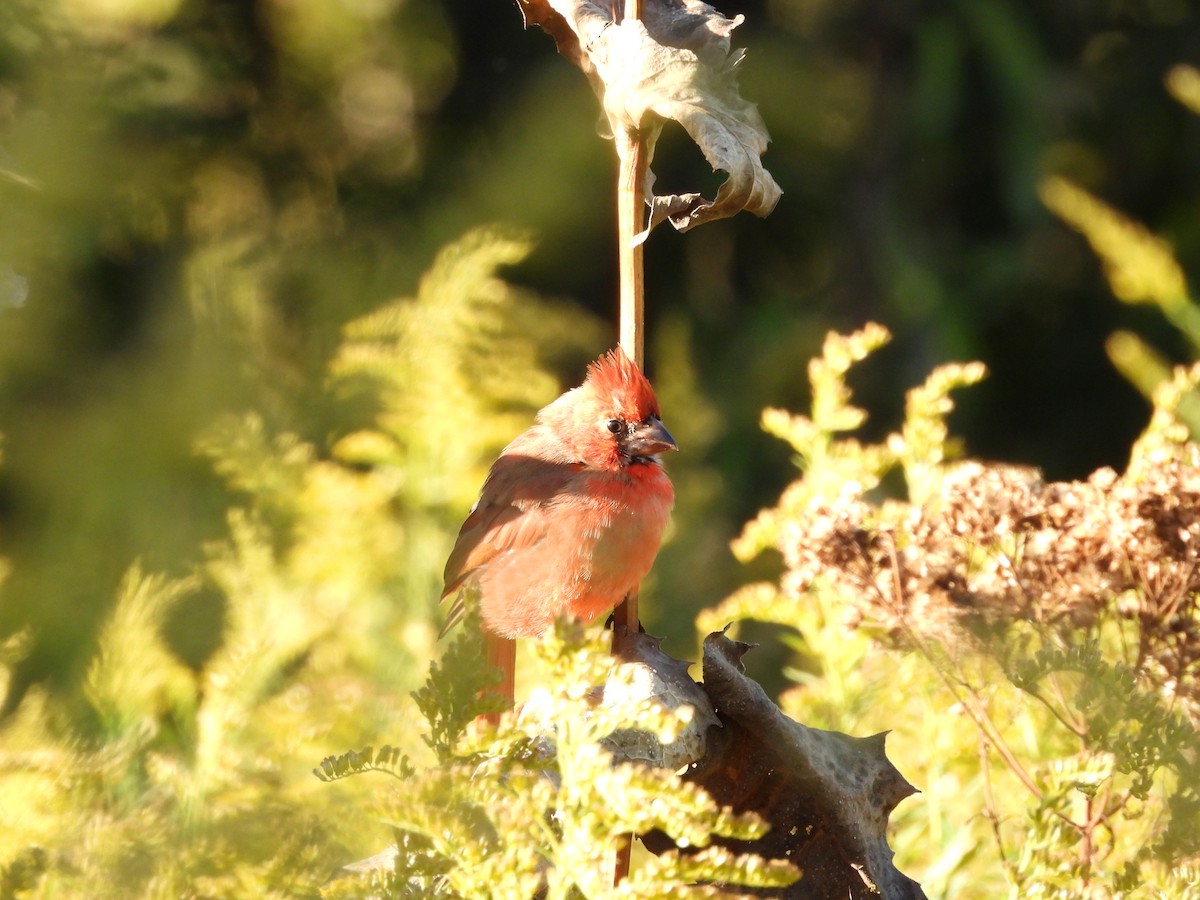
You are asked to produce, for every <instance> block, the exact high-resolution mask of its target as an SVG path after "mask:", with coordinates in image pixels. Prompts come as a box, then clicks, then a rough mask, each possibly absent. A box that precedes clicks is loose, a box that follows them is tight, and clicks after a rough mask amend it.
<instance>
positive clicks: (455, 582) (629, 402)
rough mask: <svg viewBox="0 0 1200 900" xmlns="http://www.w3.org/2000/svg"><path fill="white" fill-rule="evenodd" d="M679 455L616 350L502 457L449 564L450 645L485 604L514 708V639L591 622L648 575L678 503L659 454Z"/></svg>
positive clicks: (491, 649) (494, 656)
mask: <svg viewBox="0 0 1200 900" xmlns="http://www.w3.org/2000/svg"><path fill="white" fill-rule="evenodd" d="M677 449H678V446H677V445H676V443H675V440H674V439H673V438H672V437H671V434H670V432H668V431H667V429H666V427H665V426H664V425H663V422H662V413H661V410H660V409H659V404H658V400H657V399H656V398H655V396H654V390H653V388H652V387H651V385H650V382H649V381H648V380H647V378H646V376H645V375H644V374H643V373H642V372H641V370H640V369H639V368H638V367H637V365H636V364H635V363H634V362H633V361H632V360H630V359H629V357H628V356H626V355H625V353H624V352H623V351H622V350H621V349H620V348H619V347H618V348H615V349H613V350H611V351H609V352H608V353H606V354H604V355H603V356H601V357H600V358H599V359H597V360H596V361H595V362H593V363H591V364H590V365H589V366H588V369H587V376H586V378H585V379H584V381H583V383H582V384H581V385H579V386H578V387H576V388H573V389H571V390H569V391H567V392H566V393H565V394H563V395H562V396H560V397H559V398H558V399H556V400H555V401H553V402H552V403H550V404H549V405H548V406H546V407H544V408H543V409H541V410H540V411H539V412H538V414H537V417H536V421H535V424H534V425H532V426H531V427H530V428H529V429H527V430H526V431H524V432H522V433H521V434H519V435H518V436H517V437H516V438H514V439H513V440H512V441H511V442H510V443H509V444H508V446H507V447H505V448H504V450H503V451H502V452H501V453H500V456H499V457H498V458H497V459H496V461H495V463H493V465H492V467H491V470H490V471H489V472H488V475H487V478H486V480H485V481H484V483H483V487H482V489H481V490H480V494H479V499H478V500H477V501H476V502H475V505H474V506H473V507H471V511H470V513H469V514H468V516H467V518H466V521H464V522H463V525H462V528H461V529H460V531H459V534H458V539H457V541H456V542H455V544H454V549H453V550H452V551H451V553H450V557H449V559H448V560H447V562H446V569H445V573H444V584H445V587H444V589H443V591H442V600H443V601H445V600H446V599H448V598H451V597H453V598H454V599H453V602H452V604H451V607H450V612H449V614H448V616H447V619H446V624H445V626H444V627H443V628H442V635H443V636H444V635H445V634H446V633H447V632H448V631H449V630H450V629H451V628H453V627H454V625H456V624H457V623H458V622H459V621H461V620H462V618H463V617H464V615H465V614H466V611H467V604H468V603H469V602H478V603H479V608H480V613H481V618H482V624H483V630H484V636H485V645H486V647H487V656H488V660H489V662H490V663H491V664H492V665H493V666H495V667H497V668H500V669H501V670H502V671H504V674H505V677H506V678H507V679H508V686H507V692H508V697H507V699H508V700H509V701H511V700H512V688H511V681H512V668H513V666H514V664H515V663H514V662H513V658H514V649H513V648H514V646H515V645H514V644H513V641H514V640H515V639H516V638H526V637H538V636H540V635H542V634H544V633H545V632H546V631H547V630H549V629H550V628H551V627H552V626H553V625H554V622H555V619H556V618H557V617H558V616H559V615H561V614H564V613H567V614H570V615H572V616H574V617H576V618H577V619H580V620H581V621H583V622H591V621H593V620H595V619H596V618H598V617H599V616H601V615H602V614H604V613H606V612H607V611H608V610H610V609H612V608H613V607H614V606H615V605H617V604H618V603H620V602H621V601H622V600H623V599H625V597H626V596H627V595H629V594H630V593H632V592H634V591H635V590H636V589H637V586H638V584H639V583H640V582H641V580H642V579H643V578H644V577H645V576H646V574H647V573H648V572H649V571H650V568H651V566H652V565H653V563H654V558H655V556H656V555H657V554H658V549H659V546H660V544H661V542H662V535H663V530H664V529H665V527H666V525H667V522H668V520H669V517H670V513H671V508H672V507H673V506H674V502H675V491H674V488H673V487H672V485H671V479H670V478H669V477H668V476H667V473H666V471H665V469H664V468H663V465H662V462H661V461H660V460H659V454H662V453H665V452H668V451H672V450H677Z"/></svg>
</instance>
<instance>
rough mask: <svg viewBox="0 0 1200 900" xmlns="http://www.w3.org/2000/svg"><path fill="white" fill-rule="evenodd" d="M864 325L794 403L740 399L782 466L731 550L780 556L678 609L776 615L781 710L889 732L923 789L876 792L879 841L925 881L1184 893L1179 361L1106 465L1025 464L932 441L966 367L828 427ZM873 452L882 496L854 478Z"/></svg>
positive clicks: (1187, 467) (1195, 558) (1189, 542)
mask: <svg viewBox="0 0 1200 900" xmlns="http://www.w3.org/2000/svg"><path fill="white" fill-rule="evenodd" d="M885 338H886V333H884V332H882V330H880V329H878V328H877V327H875V326H871V327H868V328H866V329H864V330H863V331H862V332H859V333H857V334H855V335H852V336H850V337H848V338H844V337H841V336H838V335H831V336H830V337H829V339H828V340H827V341H826V346H825V353H824V356H823V359H822V361H820V362H814V364H813V365H811V366H810V374H811V376H812V379H813V411H812V414H811V416H809V417H805V416H791V415H787V414H784V413H782V412H777V411H768V413H767V414H765V415H764V425H765V426H766V427H767V428H768V430H771V431H772V432H773V433H775V434H778V435H780V436H781V437H784V438H785V439H786V440H787V441H788V442H789V443H791V445H792V446H793V448H794V449H795V450H796V453H797V461H798V463H799V465H800V467H801V469H802V473H801V475H800V477H799V478H798V479H797V480H796V482H795V483H793V484H792V485H791V486H790V487H789V488H788V489H787V490H786V491H785V492H784V494H783V497H782V498H781V501H780V504H779V505H778V506H777V507H775V508H774V509H772V510H768V511H766V512H764V513H763V514H762V515H760V516H759V518H758V519H757V520H756V521H755V522H753V523H751V525H750V526H749V527H748V528H747V530H746V532H745V533H744V534H743V536H742V538H741V539H740V541H739V542H738V543H737V544H736V546H735V549H736V550H737V551H738V552H739V553H741V554H742V555H743V556H750V555H753V554H755V553H757V552H759V550H761V549H762V548H764V547H767V546H773V547H775V548H777V549H778V550H779V551H780V552H781V553H782V554H783V557H784V562H785V565H786V571H785V573H784V575H783V577H782V578H781V580H780V582H779V584H777V585H770V584H764V585H756V586H751V587H748V588H746V589H744V590H742V591H740V592H738V593H737V594H735V595H734V596H733V597H731V598H730V599H729V600H728V601H726V603H725V604H723V605H722V606H720V607H718V608H717V609H714V610H712V611H710V612H708V613H706V614H704V615H703V616H702V617H701V620H700V623H699V627H700V630H701V631H702V632H706V631H708V630H709V629H710V628H711V627H712V626H713V625H714V624H715V623H717V622H725V621H729V620H730V619H735V618H755V619H761V620H765V621H770V622H775V623H780V624H785V625H788V626H790V627H792V628H794V629H795V630H796V632H797V634H798V635H799V640H798V642H797V643H796V647H797V650H798V651H799V653H800V662H801V664H800V666H799V667H798V669H799V670H798V672H797V673H796V676H797V680H799V681H800V682H801V684H802V687H799V688H797V689H796V690H794V691H793V692H791V693H790V694H789V696H788V698H787V699H786V702H785V708H787V709H788V710H789V712H790V714H792V715H793V716H795V717H796V718H798V719H800V720H801V721H807V722H809V723H810V724H820V725H824V726H825V727H833V728H838V729H841V730H845V731H849V732H851V733H861V731H862V730H863V729H866V730H877V729H882V728H889V729H892V730H893V735H894V736H893V739H892V742H891V743H890V747H891V750H892V754H891V755H892V757H893V759H894V760H895V762H896V764H897V766H898V767H899V768H900V770H901V771H902V772H904V773H905V774H906V776H907V777H908V778H910V780H912V781H914V782H915V783H917V784H918V785H920V786H921V787H922V789H923V791H924V793H923V795H922V800H923V801H924V802H923V804H910V805H908V806H906V807H902V808H901V809H900V810H899V811H898V813H897V819H896V828H897V841H896V843H897V854H898V858H899V860H900V862H901V865H902V866H904V867H905V868H907V869H908V870H909V871H912V872H914V873H915V874H917V876H918V878H919V879H920V880H921V881H922V884H923V886H924V888H925V890H926V891H927V892H928V893H929V894H930V895H931V896H956V897H975V896H978V897H987V896H996V895H997V894H999V893H1001V892H1002V891H1003V890H1004V887H1003V885H1004V884H1005V883H1007V885H1008V890H1009V891H1010V892H1011V895H1012V896H1014V897H1016V896H1019V897H1108V896H1115V895H1121V896H1137V897H1159V896H1169V897H1184V896H1191V895H1192V894H1191V893H1189V892H1194V890H1195V872H1196V868H1195V866H1196V862H1197V859H1198V856H1197V854H1198V853H1200V847H1197V844H1196V840H1195V834H1196V833H1197V826H1198V825H1200V819H1198V815H1200V794H1198V793H1197V789H1196V787H1195V785H1196V784H1197V776H1198V775H1200V772H1198V771H1197V759H1196V756H1195V753H1194V750H1195V747H1196V746H1197V738H1198V734H1197V724H1198V723H1200V602H1198V600H1197V598H1198V596H1200V575H1198V571H1200V447H1197V445H1195V444H1193V443H1190V442H1189V441H1188V440H1187V432H1186V429H1184V428H1182V426H1181V425H1180V423H1179V420H1178V406H1179V402H1180V399H1181V398H1182V397H1184V396H1187V394H1188V392H1189V391H1191V390H1193V389H1194V388H1195V385H1196V383H1197V380H1200V367H1196V368H1193V369H1190V370H1180V371H1179V372H1178V373H1177V375H1176V377H1175V379H1174V380H1173V381H1172V382H1170V383H1169V384H1168V385H1166V386H1164V387H1163V388H1162V389H1160V390H1159V391H1158V392H1157V393H1156V395H1155V399H1156V403H1157V406H1156V410H1155V414H1154V417H1153V419H1152V422H1151V426H1150V428H1149V429H1148V430H1147V432H1146V435H1145V436H1144V437H1143V439H1142V440H1141V441H1140V442H1139V444H1138V446H1137V448H1136V450H1135V454H1134V458H1133V460H1132V461H1131V465H1130V468H1129V470H1128V472H1126V473H1125V474H1124V475H1118V474H1117V473H1115V472H1112V471H1111V470H1102V471H1100V472H1097V473H1096V474H1095V475H1093V476H1092V478H1091V479H1090V480H1089V481H1087V482H1081V483H1064V484H1047V483H1044V482H1043V481H1042V480H1041V479H1040V477H1039V476H1038V475H1037V473H1036V472H1034V471H1033V470H1029V469H1024V468H1020V467H1014V466H1004V465H995V464H992V465H984V464H981V463H977V462H972V461H964V462H953V461H952V456H953V448H952V446H951V445H950V444H948V442H947V429H946V425H945V416H946V415H947V413H948V412H949V411H950V408H951V403H950V400H949V391H950V390H951V389H953V388H954V387H957V386H959V385H963V384H969V383H971V382H973V381H976V380H978V378H979V377H981V376H982V374H983V372H982V368H981V367H978V366H961V367H960V366H954V367H944V368H942V369H939V370H937V371H935V373H934V374H933V375H932V376H931V377H930V379H929V380H928V381H927V382H926V384H925V385H924V386H922V387H920V388H917V389H915V390H913V391H911V392H910V393H909V397H908V406H907V410H906V418H905V422H904V424H903V426H902V427H901V428H900V430H899V431H898V432H896V433H894V434H892V435H890V436H889V437H888V438H887V439H885V440H884V441H883V442H881V443H880V444H875V445H866V446H863V445H861V444H859V443H858V442H856V441H855V440H853V439H852V438H846V437H843V436H841V432H844V431H846V430H849V429H853V428H855V427H857V426H858V425H859V424H861V423H862V421H863V418H864V415H863V413H861V411H858V410H856V409H854V408H853V407H851V406H850V405H849V399H850V395H849V392H848V390H847V388H846V385H845V382H844V375H845V373H846V371H847V369H848V368H849V365H850V361H852V360H855V359H861V358H862V357H863V356H865V355H866V353H867V352H869V350H870V349H872V348H873V347H875V346H878V345H879V344H880V343H881V342H882V341H883V340H884V339H885ZM1168 388H1169V389H1168ZM893 469H898V470H899V471H900V472H901V473H902V474H903V476H904V480H905V482H906V483H907V496H905V497H899V498H888V497H886V496H884V495H882V494H881V493H880V491H879V489H878V485H880V483H881V482H882V479H883V478H884V477H885V476H886V475H887V474H888V473H889V472H890V471H892V470H893ZM871 636H875V637H877V638H881V639H882V642H883V643H882V644H879V643H877V642H876V641H874V640H871ZM885 646H886V647H887V648H889V649H887V650H884V649H882V648H883V647H885Z"/></svg>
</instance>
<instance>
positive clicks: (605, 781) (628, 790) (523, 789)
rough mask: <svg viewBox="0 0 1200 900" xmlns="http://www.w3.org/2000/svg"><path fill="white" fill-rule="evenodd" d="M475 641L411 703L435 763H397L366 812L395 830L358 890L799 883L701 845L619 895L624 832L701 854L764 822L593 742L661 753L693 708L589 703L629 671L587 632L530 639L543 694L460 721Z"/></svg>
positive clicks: (776, 866) (639, 872) (574, 891)
mask: <svg viewBox="0 0 1200 900" xmlns="http://www.w3.org/2000/svg"><path fill="white" fill-rule="evenodd" d="M473 643H476V641H475V640H473V639H472V638H470V637H468V636H466V635H462V636H460V637H459V638H458V639H457V640H456V641H455V643H454V645H452V646H451V648H450V649H449V650H448V653H447V658H446V659H445V660H444V661H443V663H442V664H441V665H437V666H435V667H434V668H433V670H432V672H431V675H430V678H429V680H428V682H427V683H426V685H425V687H423V688H422V689H421V690H420V691H418V692H417V696H418V702H419V704H420V706H421V708H422V711H423V713H424V714H425V716H426V718H427V719H428V720H429V721H430V723H431V724H432V726H433V730H434V734H433V739H432V740H431V744H432V745H433V746H434V749H435V750H436V751H437V756H438V761H437V764H436V765H433V766H431V767H429V768H425V769H413V768H411V767H409V766H407V764H402V767H401V768H402V772H401V774H400V775H399V777H400V778H401V780H402V781H403V784H402V785H401V786H399V787H397V788H395V789H393V790H392V791H390V792H388V793H386V794H384V795H381V796H377V798H376V801H375V803H374V804H373V806H374V807H375V809H376V811H377V813H376V814H377V815H378V816H379V818H381V819H382V820H383V821H385V822H387V823H388V824H389V825H391V826H393V827H394V828H395V829H397V832H398V834H399V835H400V836H401V843H400V844H399V845H398V846H397V848H396V852H395V853H394V854H393V855H390V856H387V857H385V858H384V859H383V860H381V861H380V862H381V863H382V864H383V867H382V868H381V869H379V870H376V871H375V872H374V877H373V878H367V879H365V880H364V881H363V882H362V883H361V884H360V889H361V892H362V894H361V895H363V896H378V895H379V894H378V892H379V890H380V887H381V885H380V882H381V881H382V884H383V887H384V888H385V890H386V892H385V893H384V894H383V895H384V896H398V897H405V896H446V897H480V898H483V897H527V896H533V895H534V894H535V893H536V892H537V890H538V888H539V885H542V884H544V885H545V894H544V896H546V897H548V898H566V897H573V896H586V897H631V898H632V897H642V898H650V897H697V898H699V897H717V896H734V895H736V891H734V890H733V887H734V886H738V885H742V886H746V887H770V886H779V885H785V884H789V883H791V882H792V881H793V880H795V877H796V873H795V872H794V870H792V868H791V867H790V866H788V865H786V864H784V863H778V862H766V861H764V860H762V859H759V858H757V857H753V856H750V855H745V854H737V853H732V852H729V851H726V850H722V849H719V848H708V849H706V850H704V851H703V852H701V853H699V854H697V855H694V856H680V855H678V854H675V853H668V854H665V855H664V856H662V857H660V858H658V859H654V860H651V861H648V862H647V863H646V864H644V865H641V866H638V867H636V868H635V869H634V871H633V873H632V874H631V876H630V877H629V878H628V879H627V880H626V881H624V882H623V883H622V884H621V885H620V886H619V887H615V888H614V887H613V884H612V866H613V860H614V859H615V855H616V851H617V848H618V846H619V845H620V843H621V841H622V840H623V837H622V836H623V835H626V834H630V833H634V834H636V833H643V832H646V831H650V830H654V829H658V830H661V831H663V832H664V833H665V834H667V835H669V836H671V837H672V838H673V839H674V840H675V842H676V843H677V844H678V845H680V846H682V847H701V848H704V847H707V845H708V843H709V842H710V840H711V839H712V837H713V836H717V835H721V836H729V837H734V838H738V839H747V840H748V839H752V838H754V837H756V836H758V835H760V834H761V833H762V831H763V825H762V823H761V821H759V820H758V819H757V817H755V816H753V815H749V814H747V815H740V816H739V815H733V814H732V813H730V812H729V811H728V810H722V809H720V808H719V807H718V806H717V805H716V804H715V803H714V802H713V801H712V799H711V798H709V797H708V796H707V795H706V794H705V793H704V791H703V790H701V789H700V788H698V787H696V786H694V785H691V784H689V783H687V782H684V781H681V780H680V779H679V778H678V776H677V775H676V774H675V773H673V772H670V771H666V770H662V769H657V768H654V767H651V766H647V765H645V764H642V763H633V762H625V761H619V760H615V759H614V757H613V754H612V752H611V750H610V749H608V748H607V747H606V746H605V743H604V742H605V740H606V738H608V737H609V736H610V735H611V734H613V732H615V731H619V730H622V729H629V728H636V729H638V730H641V731H646V730H651V731H653V732H654V733H655V734H656V735H657V736H658V738H659V739H660V740H663V741H668V742H669V741H670V740H672V739H673V736H674V734H676V733H677V732H678V729H679V728H680V727H681V726H682V725H683V724H685V723H686V721H687V720H688V719H689V718H690V710H688V709H686V708H685V709H683V710H680V711H677V712H670V711H668V710H666V709H665V708H662V707H660V706H658V705H657V704H656V703H654V702H653V701H640V702H634V703H629V702H623V703H609V702H605V703H602V704H601V703H597V700H596V698H595V690H594V687H595V686H596V685H599V684H604V683H607V684H609V685H610V686H611V685H613V684H615V682H614V680H613V679H620V678H622V677H632V676H631V675H630V674H628V672H627V671H626V669H624V668H623V667H617V668H616V669H615V670H614V668H613V665H612V658H611V656H610V655H609V653H608V650H607V647H606V646H605V643H606V642H605V641H604V640H602V639H601V638H600V637H599V636H598V635H597V633H596V631H595V630H594V629H593V630H591V631H586V632H585V631H584V630H583V629H581V628H579V627H577V626H566V627H564V628H562V629H560V630H559V632H558V633H557V634H556V635H553V636H550V637H548V638H547V639H546V640H544V641H541V642H539V643H538V645H537V648H536V649H537V654H538V661H539V662H540V663H541V664H542V665H543V666H545V667H546V669H547V671H548V673H549V675H548V680H549V682H550V683H551V684H553V685H554V693H553V694H550V693H548V692H542V693H539V694H536V695H535V696H534V698H532V699H531V700H530V701H529V702H528V703H527V704H526V705H525V707H524V709H523V710H522V711H521V712H520V713H519V714H515V713H513V712H511V711H510V712H508V713H506V714H505V715H503V716H502V717H501V718H500V721H499V724H498V725H497V726H495V727H493V726H490V725H485V724H483V722H482V721H481V720H479V721H474V720H472V719H469V718H467V716H466V715H464V713H463V709H464V708H466V709H469V710H470V711H471V712H472V713H474V712H478V711H480V710H483V709H486V708H487V703H486V701H485V702H471V700H470V698H469V697H467V696H465V695H464V690H463V687H462V685H463V684H464V683H466V684H468V685H470V686H471V687H472V688H474V689H477V688H478V684H477V683H474V679H473V678H464V677H463V673H464V672H477V671H479V670H478V668H475V669H463V668H461V667H460V664H461V663H462V662H463V661H464V660H466V659H470V658H472V655H473V654H474V652H475V651H474V650H464V649H463V648H466V647H468V645H470V644H473ZM451 673H455V674H451ZM455 681H457V682H458V683H459V684H458V686H455V684H454V682H455ZM381 753H382V751H381ZM379 757H380V755H376V756H375V758H374V759H372V756H371V753H370V751H362V752H361V753H350V754H347V755H345V756H343V757H339V758H337V759H331V760H327V761H326V762H325V763H323V764H322V769H323V771H324V777H325V778H326V779H327V780H328V779H329V778H332V777H340V776H343V775H347V774H357V773H359V772H365V771H370V770H372V769H374V768H377V767H378V765H379ZM388 759H389V765H390V759H391V757H389V758H388ZM697 882H699V883H700V884H701V885H702V884H703V883H704V882H716V883H724V884H727V885H729V886H730V889H728V890H724V891H719V890H717V889H716V888H713V887H704V886H698V885H697ZM347 895H353V891H352V888H351V886H350V885H347V884H343V885H341V887H339V889H338V893H337V896H347Z"/></svg>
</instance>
